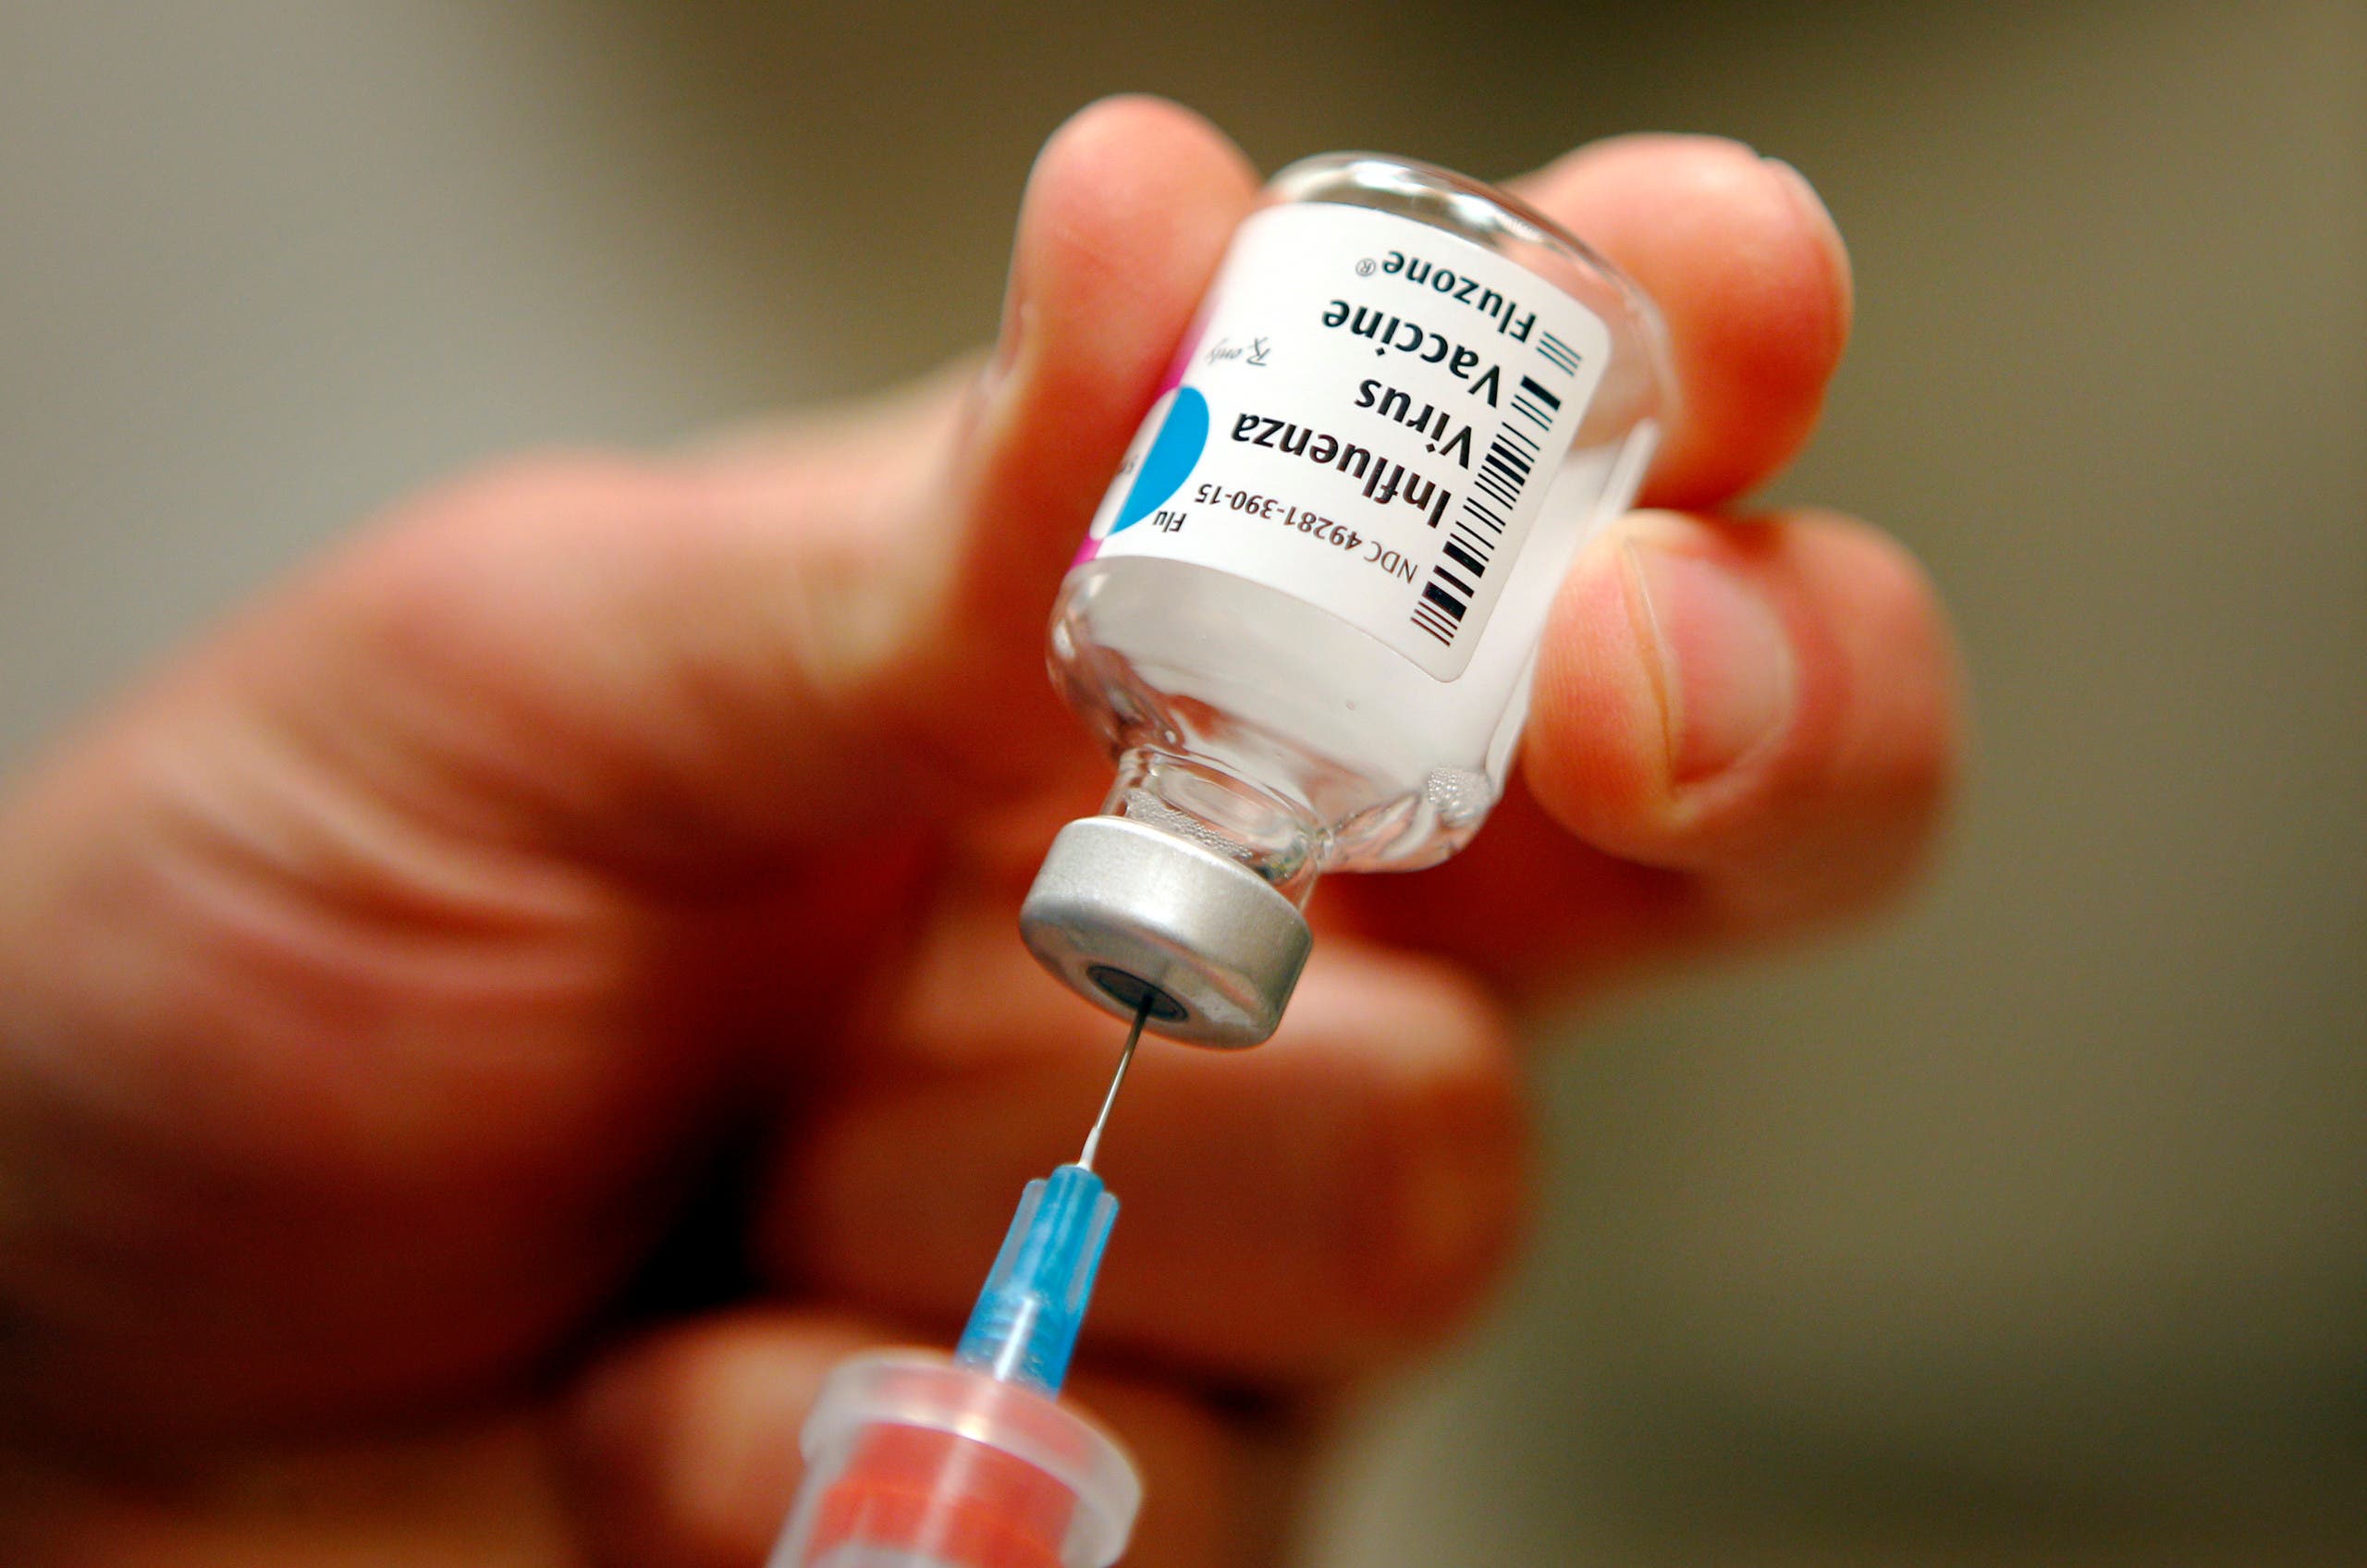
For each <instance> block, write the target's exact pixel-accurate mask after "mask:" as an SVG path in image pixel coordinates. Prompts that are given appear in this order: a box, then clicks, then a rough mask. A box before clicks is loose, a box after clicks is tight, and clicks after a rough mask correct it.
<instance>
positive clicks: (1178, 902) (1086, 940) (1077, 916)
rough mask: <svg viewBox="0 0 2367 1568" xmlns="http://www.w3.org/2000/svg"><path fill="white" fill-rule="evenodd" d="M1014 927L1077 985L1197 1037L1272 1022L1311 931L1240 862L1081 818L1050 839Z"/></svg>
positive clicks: (1248, 1034)
mask: <svg viewBox="0 0 2367 1568" xmlns="http://www.w3.org/2000/svg"><path fill="white" fill-rule="evenodd" d="M1019 934H1020V936H1021V937H1023V938H1024V940H1025V941H1026V943H1027V946H1028V948H1029V949H1031V950H1032V951H1033V952H1034V953H1035V954H1036V957H1037V958H1038V959H1040V960H1042V961H1043V963H1044V966H1045V967H1046V968H1047V969H1049V970H1050V971H1051V972H1052V973H1053V974H1057V975H1059V976H1060V977H1061V979H1063V980H1065V981H1067V982H1068V983H1069V985H1070V986H1072V987H1073V988H1074V990H1075V991H1076V992H1077V994H1078V995H1080V996H1082V997H1084V998H1085V999H1086V1000H1088V1001H1091V1002H1093V1003H1095V1004H1096V1005H1097V1006H1099V1007H1101V1008H1102V1009H1104V1010H1106V1011H1110V1012H1112V1013H1115V1014H1117V1015H1118V1016H1119V1017H1121V1018H1123V1019H1126V1020H1128V1021H1130V1022H1131V1021H1132V1020H1133V1018H1134V1011H1135V1009H1136V1008H1138V1007H1139V1006H1140V1005H1141V1004H1142V1000H1143V998H1144V997H1145V996H1146V995H1147V996H1149V998H1151V1006H1150V1015H1149V1018H1148V1019H1147V1027H1148V1028H1149V1029H1150V1030H1152V1031H1153V1032H1154V1033H1156V1034H1160V1035H1167V1036H1168V1037H1169V1038H1171V1039H1177V1040H1188V1041H1190V1042H1192V1043H1193V1044H1195V1045H1202V1046H1224V1047H1241V1046H1254V1045H1256V1044H1257V1043H1258V1042H1259V1041H1260V1040H1263V1039H1264V1038H1266V1036H1267V1035H1271V1034H1272V1033H1273V1032H1274V1026H1275V1025H1276V1024H1278V1023H1281V1022H1282V1009H1283V1007H1284V1006H1285V1005H1286V1004H1288V1002H1289V1001H1290V999H1291V988H1292V987H1293V986H1296V985H1297V984H1298V972H1299V970H1300V969H1301V968H1302V967H1303V966H1304V965H1305V964H1306V953H1307V949H1309V948H1310V947H1312V946H1313V945H1314V942H1315V938H1314V936H1313V934H1312V933H1310V932H1309V931H1308V930H1307V928H1306V916H1305V915H1303V914H1301V913H1299V912H1298V907H1297V906H1296V905H1295V904H1294V903H1292V902H1291V901H1290V900H1288V899H1286V898H1284V897H1283V896H1282V894H1281V893H1279V892H1276V891H1275V890H1274V888H1273V887H1272V885H1271V884H1269V883H1268V882H1267V881H1266V879H1265V878H1264V877H1262V876H1258V875H1257V873H1256V872H1254V871H1252V870H1250V869H1249V868H1248V867H1247V866H1245V865H1243V864H1241V863H1240V862H1238V861H1234V860H1229V859H1227V858H1226V857H1225V856H1223V855H1220V854H1219V853H1217V852H1216V851H1214V850H1211V849H1208V848H1206V847H1204V846H1202V845H1199V844H1196V843H1193V842H1191V841H1190V840H1188V839H1182V838H1178V837H1177V836H1176V835H1174V834H1172V833H1168V832H1165V831H1162V830H1161V829H1159V828H1157V827H1150V826H1148V825H1147V824H1145V823H1141V822H1135V821H1132V820H1129V819H1128V818H1125V817H1121V816H1087V817H1081V818H1079V819H1078V820H1076V821H1074V822H1072V823H1070V824H1069V825H1068V826H1067V827H1063V828H1061V831H1060V833H1059V834H1058V835H1057V836H1056V837H1055V838H1054V839H1052V847H1051V849H1050V851H1048V852H1047V853H1046V854H1045V856H1044V868H1043V869H1042V870H1041V871H1039V872H1037V873H1036V885H1035V886H1034V887H1033V888H1029V889H1028V891H1027V901H1026V902H1025V903H1024V904H1023V905H1021V906H1020V910H1019Z"/></svg>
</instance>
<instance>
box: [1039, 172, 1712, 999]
mask: <svg viewBox="0 0 2367 1568" xmlns="http://www.w3.org/2000/svg"><path fill="white" fill-rule="evenodd" d="M1667 395H1668V394H1667V373H1666V369H1665V351H1664V348H1663V345H1662V334H1661V328H1660V325H1659V320H1658V317H1657V315H1656V314H1655V312H1654V311H1653V308H1652V306H1651V303H1650V300H1647V299H1646V298H1645V296H1644V295H1643V293H1642V292H1641V291H1640V290H1638V289H1637V288H1636V287H1635V285H1633V284H1632V283H1630V282H1629V281H1627V280H1626V279H1625V278H1624V277H1623V276H1620V275H1619V274H1618V273H1617V272H1615V271H1614V270H1613V268H1612V267H1611V266H1610V265H1609V264H1608V263H1605V262H1604V261H1603V260H1602V259H1601V258H1600V257H1599V256H1597V255H1595V254H1594V253H1593V252H1592V251H1588V249H1587V248H1586V246H1585V245H1584V244H1583V243H1582V242H1580V241H1579V240H1578V239H1575V238H1573V237H1572V236H1571V235H1569V234H1567V233H1564V231H1563V230H1561V229H1560V228H1559V227H1556V226H1555V225H1554V224H1553V223H1552V222H1551V220H1549V219H1547V218H1545V217H1543V216H1542V215H1540V214H1538V213H1536V212H1535V211H1533V210H1531V209H1530V208H1528V207H1527V206H1526V205H1524V204H1523V203H1521V202H1518V201H1517V200H1515V198H1513V197H1511V196H1508V195H1506V194H1504V193H1502V192H1501V191H1498V190H1492V189H1490V187H1488V186H1486V185H1483V184H1480V183H1479V182H1478V181H1476V180H1472V179H1467V178H1464V177H1463V176H1460V175H1456V174H1453V173H1450V172H1449V171H1447V170H1445V169H1441V168H1436V167H1432V166H1430V165H1426V164H1419V163H1415V162H1411V161H1409V160H1405V159H1401V158H1392V157H1383V156H1379V155H1376V154H1371V153H1334V154H1330V155H1326V156H1322V157H1317V158H1310V159H1307V160H1306V161H1303V162H1301V163H1297V164H1294V165H1291V166H1290V167H1289V168H1286V169H1284V170H1283V171H1282V173H1281V174H1280V175H1278V176H1277V177H1275V178H1274V180H1273V181H1272V183H1271V184H1269V186H1268V187H1267V189H1266V190H1265V192H1264V194H1263V197H1262V199H1261V201H1260V202H1259V204H1258V207H1257V210H1256V211H1255V212H1254V213H1253V214H1251V215H1250V216H1249V217H1248V218H1247V219H1246V220H1245V221H1244V223H1243V224H1242V226H1241V227H1240V228H1239V230H1238V231H1237V232H1236V233H1235V234H1234V236H1233V242H1232V245H1231V247H1230V249H1229V250H1228V251H1227V253H1226V255H1225V259H1224V261H1223V263H1222V264H1221V266H1220V268H1219V270H1218V273H1217V276H1216V279H1215V281H1214V283H1213V284H1211V286H1210V288H1209V290H1208V296H1207V298H1206V299H1205V300H1203V301H1202V303H1201V306H1200V309H1199V312H1198V313H1197V316H1196V321H1195V324H1194V325H1193V326H1192V328H1191V330H1190V332H1189V333H1188V334H1187V335H1186V337H1185V338H1184V342H1183V344H1182V346H1181V348H1180V349H1179V350H1178V351H1177V354H1176V356H1175V359H1174V361H1173V362H1172V363H1171V366H1170V368H1169V370H1168V373H1167V375H1166V377H1165V384H1164V386H1162V388H1161V390H1160V393H1159V398H1158V401H1157V402H1156V403H1155V404H1154V405H1153V406H1152V408H1151V410H1150V412H1149V415H1148V417H1147V418H1146V419H1145V421H1144V423H1143V425H1142V429H1141V431H1140V433H1139V434H1138V435H1136V437H1135V439H1134V444H1133V446H1132V448H1131V449H1130V450H1129V451H1128V452H1127V454H1126V457H1125V459H1124V461H1123V463H1122V465H1121V467H1120V469H1119V472H1118V474H1117V477H1116V479H1115V480H1114V482H1113V483H1112V484H1111V485H1110V491H1109V494H1108V496H1106V497H1105V499H1104V500H1103V502H1102V505H1101V507H1100V509H1099V510H1098V513H1097V514H1096V516H1095V517H1094V520H1093V522H1092V526H1091V529H1090V531H1089V533H1088V536H1087V537H1086V539H1085V543H1084V545H1083V547H1082V548H1081V549H1080V550H1079V551H1078V553H1077V557H1076V561H1075V564H1074V565H1073V568H1072V569H1071V570H1070V572H1069V574H1068V577H1067V579H1066V581H1065V582H1064V583H1063V584H1062V586H1061V593H1060V596H1059V599H1058V601H1057V604H1056V606H1055V607H1054V610H1053V614H1052V623H1051V637H1050V643H1051V646H1050V659H1051V667H1052V671H1053V677H1054V679H1055V680H1056V681H1057V682H1058V683H1059V685H1060V686H1061V691H1062V692H1063V694H1064V695H1065V696H1066V698H1067V700H1068V702H1069V704H1070V705H1071V706H1072V707H1073V708H1074V709H1075V711H1076V712H1077V714H1078V715H1079V716H1080V717H1082V718H1083V719H1084V720H1085V722H1086V723H1087V724H1088V725H1090V726H1091V727H1092V728H1093V729H1094V730H1095V731H1096V732H1097V733H1098V735H1099V737H1100V738H1101V740H1102V741H1103V742H1104V743H1105V744H1106V745H1107V746H1108V747H1109V749H1110V753H1111V755H1112V756H1113V757H1114V758H1115V759H1116V762H1117V770H1118V771H1117V779H1116V782H1115V784H1114V786H1113V787H1112V789H1111V790H1110V796H1109V798H1108V800H1107V801H1106V802H1105V803H1104V805H1103V807H1102V811H1101V815H1098V816H1092V817H1086V818H1083V819H1080V820H1079V821H1076V822H1073V823H1071V824H1069V825H1068V826H1067V827H1064V828H1062V829H1061V832H1060V834H1059V835H1058V836H1057V837H1056V838H1055V839H1054V840H1053V843H1052V846H1051V849H1050V851H1049V854H1048V855H1047V857H1046V860H1045V863H1044V867H1043V870H1042V872H1041V873H1040V874H1039V875H1038V876H1037V878H1036V884H1035V886H1034V888H1032V889H1031V891H1030V893H1029V895H1028V898H1027V901H1026V904H1025V906H1024V909H1023V911H1022V914H1021V929H1022V933H1023V935H1024V937H1025V939H1026V941H1027V943H1028V945H1029V947H1030V948H1031V949H1034V951H1035V952H1036V956H1037V957H1038V958H1039V959H1041V960H1042V961H1043V962H1045V963H1046V964H1047V965H1048V966H1049V967H1050V968H1051V969H1052V970H1053V971H1054V973H1056V974H1060V975H1061V976H1062V977H1063V978H1064V979H1066V980H1067V981H1068V982H1069V984H1070V985H1072V986H1074V987H1075V988H1076V989H1077V990H1078V991H1079V992H1080V993H1082V994H1083V995H1085V996H1086V997H1087V998H1091V999H1093V1000H1094V1001H1096V1002H1098V1003H1099V1004H1100V1005H1101V1006H1103V1007H1104V1008H1106V1009H1108V1010H1109V1011H1112V1012H1116V1013H1120V1014H1122V1015H1123V1016H1126V1017H1128V1018H1132V1017H1134V1016H1135V1015H1136V1014H1137V1013H1141V1014H1144V1015H1146V1017H1147V1024H1148V1027H1149V1028H1151V1029H1152V1030H1154V1031H1156V1032H1159V1033H1161V1034H1165V1035H1170V1036H1171V1037H1174V1038H1178V1039H1184V1040H1192V1041H1196V1042H1199V1043H1203V1044H1208V1045H1218V1046H1245V1045H1253V1044H1256V1043H1257V1042H1258V1041H1260V1040H1263V1039H1264V1038H1266V1037H1267V1036H1268V1035H1270V1034H1271V1033H1272V1032H1273V1030H1274V1027H1275V1025H1276V1024H1277V1023H1279V1022H1280V1021H1281V1018H1282V1010H1283V1008H1284V1006H1285V1004H1286V1003H1287V1002H1288V1000H1289V998H1290V993H1291V989H1292V987H1293V986H1294V984H1295V982H1296V980H1297V976H1298V972H1299V969H1300V966H1301V965H1302V964H1303V963H1304V962H1305V961H1306V953H1307V949H1308V947H1309V945H1310V940H1311V938H1310V937H1309V934H1308V930H1307V925H1306V919H1305V916H1304V913H1303V911H1304V908H1305V906H1306V900H1307V896H1308V894H1309V893H1310V892H1311V891H1312V890H1313V888H1314V887H1315V883H1316V880H1317V878H1318V876H1322V875H1323V874H1324V873H1326V872H1331V871H1394V870H1410V869H1414V868H1417V867H1420V866H1426V865H1430V864H1435V863H1437V862H1439V861H1441V860H1443V859H1445V858H1446V857H1447V856H1448V855H1451V854H1453V852H1454V851H1456V850H1458V849H1460V848H1461V847H1462V846H1463V845H1464V844H1465V843H1466V842H1468V841H1469V839H1470V838H1471V836H1472V835H1473V834H1474V833H1476V832H1477V831H1478V828H1479V826H1480V824H1481V823H1482V822H1483V821H1485V820H1486V818H1487V815H1488V813H1489V810H1490V808H1491V807H1492V806H1493V805H1494V803H1495V802H1496V800H1497V799H1498V797H1499V796H1500V795H1501V794H1502V791H1503V788H1504V783H1505V779H1506V777H1507V773H1508V770H1509V769H1510V767H1511V766H1512V764H1513V760H1514V755H1515V750H1516V748H1517V745H1518V742H1519V738H1520V730H1521V725H1522V722H1523V720H1524V718H1525V717H1526V716H1527V704H1528V689H1529V682H1530V679H1531V676H1532V674H1533V671H1534V669H1535V665H1536V655H1537V644H1538V640H1539V636H1540V635H1541V633H1542V631H1543V628H1544V622H1545V617H1546V613H1547V609H1548V607H1549V606H1550V604H1551V600H1552V597H1553V594H1554V592H1555V589H1556V588H1557V586H1558V585H1559V583H1560V582H1561V581H1562V578H1563V576H1564V572H1565V571H1566V570H1567V569H1568V566H1569V564H1570V561H1571V558H1572V557H1573V556H1574V555H1575V554H1576V551H1577V548H1578V546H1579V545H1581V544H1582V543H1583V542H1584V540H1585V539H1586V537H1587V536H1588V533H1590V532H1592V531H1593V530H1594V529H1596V528H1598V527H1600V525H1601V524H1602V523H1604V522H1605V521H1608V520H1610V519H1611V518H1613V517H1615V516H1616V515H1618V514H1619V513H1620V512H1622V511H1624V510H1625V509H1626V508H1627V507H1628V506H1629V505H1630V504H1631V503H1632V502H1633V500H1634V498H1635V492H1636V487H1637V484H1638V483H1639V481H1640V480H1641V478H1642V475H1643V471H1644V468H1645V465H1646V463H1647V462H1648V461H1649V459H1650V455H1651V450H1652V447H1653V444H1654V441H1655V439H1656V436H1657V435H1658V431H1659V427H1660V422H1661V418H1662V409H1663V406H1664V403H1665V400H1666V398H1667Z"/></svg>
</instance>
